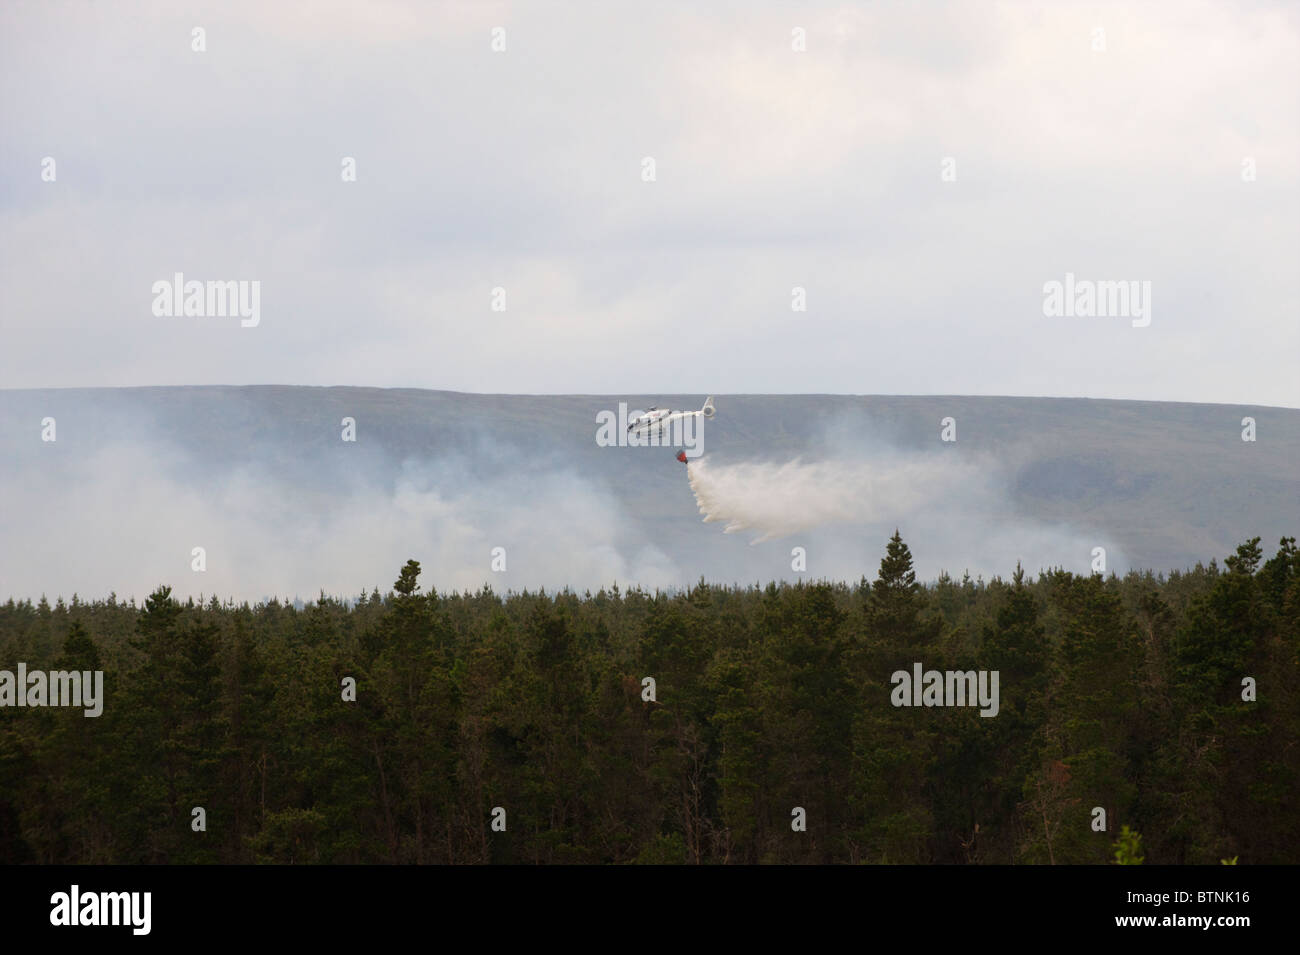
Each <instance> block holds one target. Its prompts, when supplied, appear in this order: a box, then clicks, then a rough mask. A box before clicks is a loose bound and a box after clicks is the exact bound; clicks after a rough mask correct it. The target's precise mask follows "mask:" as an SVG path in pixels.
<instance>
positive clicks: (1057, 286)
mask: <svg viewBox="0 0 1300 955" xmlns="http://www.w3.org/2000/svg"><path fill="white" fill-rule="evenodd" d="M1043 314H1044V315H1046V316H1047V317H1048V318H1061V317H1065V318H1074V317H1075V316H1078V317H1080V318H1131V319H1133V327H1134V328H1146V327H1147V326H1148V325H1150V324H1151V283H1150V282H1149V281H1143V282H1138V281H1136V280H1132V281H1120V282H1112V281H1105V282H1094V281H1092V280H1091V279H1079V280H1076V279H1075V277H1074V273H1073V272H1066V273H1065V281H1064V282H1058V281H1056V280H1055V279H1053V280H1052V281H1050V282H1045V283H1044V284H1043Z"/></svg>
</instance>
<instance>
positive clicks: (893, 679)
mask: <svg viewBox="0 0 1300 955" xmlns="http://www.w3.org/2000/svg"><path fill="white" fill-rule="evenodd" d="M889 682H890V683H892V684H894V689H893V691H892V692H891V693H890V694H889V702H890V703H893V704H894V706H979V707H980V708H981V709H980V716H997V715H998V709H999V708H1000V704H999V701H998V671H997V670H943V671H940V670H923V669H922V667H921V664H919V663H914V664H912V672H911V673H908V672H907V671H906V670H895V671H894V672H893V673H892V674H891V675H890V677H889Z"/></svg>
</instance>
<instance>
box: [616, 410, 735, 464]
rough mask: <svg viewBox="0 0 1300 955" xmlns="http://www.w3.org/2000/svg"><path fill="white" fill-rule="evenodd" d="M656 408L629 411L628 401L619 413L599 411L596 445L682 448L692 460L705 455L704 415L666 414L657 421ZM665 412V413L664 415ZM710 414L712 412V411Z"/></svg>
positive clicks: (687, 413)
mask: <svg viewBox="0 0 1300 955" xmlns="http://www.w3.org/2000/svg"><path fill="white" fill-rule="evenodd" d="M655 413H656V412H655V409H651V410H650V411H648V412H645V411H636V410H633V411H631V412H629V411H628V408H627V402H626V401H620V402H619V403H618V411H617V412H614V411H610V410H608V409H606V410H603V411H598V412H596V424H597V425H598V426H599V427H597V428H596V444H597V446H598V447H602V448H682V449H683V450H684V451H685V452H686V456H687V457H688V458H695V457H699V456H700V455H701V454H703V453H704V423H703V418H704V417H705V416H704V415H701V414H696V413H693V412H671V413H666V414H665V416H664V418H663V419H662V420H661V421H660V420H654V419H653V418H652V417H651V416H653V415H654V414H655ZM660 413H662V412H660ZM710 413H712V409H711V408H710Z"/></svg>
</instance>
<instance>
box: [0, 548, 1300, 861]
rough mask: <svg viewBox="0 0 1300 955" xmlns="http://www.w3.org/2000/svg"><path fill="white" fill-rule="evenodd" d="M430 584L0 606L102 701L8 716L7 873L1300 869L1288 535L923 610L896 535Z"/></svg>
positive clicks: (14, 652)
mask: <svg viewBox="0 0 1300 955" xmlns="http://www.w3.org/2000/svg"><path fill="white" fill-rule="evenodd" d="M419 576H420V566H419V564H418V563H417V562H415V561H408V562H407V563H406V565H405V566H404V567H402V568H401V570H400V573H399V577H398V579H397V581H396V582H395V583H394V586H393V591H392V592H391V593H389V594H388V595H387V596H382V595H380V594H378V593H372V594H364V593H363V594H362V595H361V596H360V597H359V598H358V599H357V600H355V601H353V602H350V603H345V602H342V601H339V600H335V599H332V598H329V597H326V596H324V595H322V596H321V598H320V599H319V600H318V601H317V602H315V603H313V604H309V605H307V606H305V607H304V608H302V609H295V607H293V606H290V605H285V604H282V603H280V602H279V601H275V600H272V601H270V602H267V603H263V604H259V605H258V606H256V607H249V606H247V605H243V606H235V605H231V604H221V603H220V602H218V601H216V600H209V601H208V602H207V603H206V604H205V603H204V602H203V601H202V600H199V601H197V602H196V601H186V602H184V603H181V602H178V601H176V600H175V599H173V597H172V595H171V591H170V590H169V588H167V587H160V588H159V589H158V590H157V591H155V592H154V593H153V594H150V595H149V597H148V598H147V599H146V601H145V602H144V605H143V606H140V607H137V606H136V605H135V604H134V603H133V602H128V603H121V602H119V601H118V600H117V598H116V597H115V596H110V597H109V598H108V599H107V600H101V601H95V602H91V603H85V602H83V601H81V600H80V599H79V598H77V597H74V598H73V599H72V600H71V602H69V603H65V602H64V601H63V600H58V599H56V601H55V603H54V605H53V606H51V604H50V603H49V602H48V601H47V600H44V599H42V600H41V601H40V602H39V603H37V604H35V605H34V604H33V603H31V602H30V601H23V602H15V601H13V600H10V601H9V602H7V603H5V604H3V605H0V669H4V670H10V671H13V670H15V669H16V665H17V663H18V662H19V661H23V662H25V663H26V664H27V666H28V668H29V669H30V670H36V669H42V670H76V671H94V670H103V671H104V685H105V697H106V699H105V702H104V713H103V716H101V717H99V718H96V719H90V718H86V717H85V716H83V714H82V710H80V709H76V708H52V707H45V708H9V707H6V708H4V709H2V710H0V862H5V863H26V862H38V863H113V862H116V863H149V862H172V863H213V862H216V863H250V862H268V863H313V862H318V863H374V862H385V863H389V862H396V863H490V862H507V863H508V862H524V863H564V862H584V863H652V864H679V863H724V862H729V863H767V862H798V863H825V862H895V863H897V862H903V863H906V862H917V863H926V862H940V863H1003V864H1010V863H1049V862H1051V863H1106V862H1111V861H1120V862H1122V863H1134V862H1139V861H1143V860H1145V862H1146V863H1148V864H1152V863H1154V864H1161V863H1204V864H1217V863H1218V862H1219V860H1220V859H1232V858H1234V857H1235V858H1239V859H1240V860H1241V861H1242V862H1243V863H1279V862H1281V863H1294V862H1297V861H1300V806H1298V805H1297V799H1296V795H1295V794H1296V792H1297V791H1298V790H1300V746H1297V745H1296V740H1297V739H1300V704H1298V703H1297V700H1300V694H1298V693H1296V692H1295V687H1296V683H1297V678H1298V677H1300V673H1298V672H1297V671H1298V664H1300V552H1297V550H1296V547H1295V541H1294V539H1292V538H1284V539H1283V540H1282V542H1281V545H1280V547H1279V549H1278V551H1277V554H1276V555H1275V556H1274V557H1272V558H1270V559H1268V560H1265V559H1264V555H1263V552H1262V551H1261V548H1260V546H1259V540H1258V539H1254V540H1251V541H1248V542H1247V543H1245V544H1243V545H1242V546H1241V547H1240V548H1238V550H1237V552H1236V554H1234V555H1232V556H1230V557H1228V558H1227V560H1226V561H1225V564H1224V568H1223V569H1222V570H1221V569H1220V568H1219V567H1218V565H1217V564H1216V563H1214V562H1211V563H1210V565H1209V566H1208V567H1202V566H1199V565H1198V566H1197V567H1196V568H1195V569H1194V570H1192V571H1190V572H1188V573H1183V574H1173V575H1171V576H1170V577H1168V578H1165V577H1162V576H1155V575H1152V574H1149V573H1147V574H1139V573H1131V574H1129V575H1128V576H1126V577H1124V578H1122V579H1120V578H1115V577H1111V578H1108V579H1105V578H1102V577H1101V576H1099V575H1093V576H1090V577H1088V576H1078V575H1074V574H1069V573H1065V572H1063V571H1059V570H1052V571H1047V572H1045V573H1043V574H1041V575H1040V576H1039V577H1038V578H1037V579H1036V580H1031V579H1030V578H1028V577H1027V576H1026V575H1025V574H1024V572H1023V571H1022V570H1021V569H1020V568H1018V567H1017V568H1016V570H1015V573H1014V575H1013V576H1012V577H1011V579H1010V580H1009V581H1004V580H1002V579H999V578H994V579H993V580H992V581H989V582H987V583H986V582H985V581H983V580H978V581H972V580H971V579H970V577H969V576H966V577H964V578H963V579H962V580H961V581H954V580H953V579H952V578H950V577H948V576H946V575H945V576H943V577H941V578H940V580H939V581H938V582H937V583H936V584H934V585H933V586H928V587H927V586H922V585H920V584H918V583H917V582H916V579H915V573H914V570H913V566H912V555H911V553H910V552H909V550H908V548H907V545H906V544H905V543H904V542H903V540H902V537H901V535H900V534H898V533H895V535H894V536H893V538H892V539H891V540H890V541H889V542H888V544H887V546H886V550H885V554H884V557H883V559H882V560H881V562H880V567H879V571H878V573H877V575H876V578H875V579H874V580H871V581H868V580H866V579H865V578H864V579H863V581H862V582H861V584H860V585H858V586H856V587H850V586H847V585H844V584H836V583H827V582H810V583H799V584H793V585H776V584H770V585H768V586H767V587H765V588H748V589H739V588H721V587H716V586H712V585H709V584H707V583H705V582H704V581H701V582H700V583H699V584H698V585H696V586H695V587H693V588H691V589H690V590H689V591H687V592H684V593H672V594H663V593H655V594H647V593H645V592H643V591H641V590H639V589H633V590H630V591H626V592H623V591H620V590H619V589H618V588H616V587H615V588H611V589H610V590H601V591H600V592H599V593H597V594H595V595H594V596H593V595H590V594H588V595H586V596H584V597H579V596H577V595H575V594H572V593H569V592H563V593H559V594H550V595H548V594H542V593H528V592H525V593H519V594H515V593H512V594H508V595H506V596H505V597H498V596H497V595H495V594H493V593H492V592H491V591H490V590H488V589H486V588H484V589H483V590H481V591H480V592H478V593H476V594H470V593H463V594H452V593H439V592H438V591H437V590H435V588H434V587H433V586H426V587H424V588H422V587H421V585H420V581H419ZM435 583H436V582H435ZM915 663H920V664H922V665H923V667H924V668H925V669H927V670H940V671H958V672H967V671H981V670H983V671H992V670H996V671H998V673H999V676H1000V681H999V690H1000V693H999V704H1000V708H999V713H998V715H997V716H995V717H992V718H986V717H982V716H980V715H979V712H978V706H973V707H924V706H921V707H895V706H893V705H891V691H892V689H893V685H892V680H891V677H892V675H893V674H894V673H895V671H905V672H908V673H910V672H911V670H912V667H913V665H914V664H915ZM647 677H649V678H652V679H653V681H654V682H653V690H654V692H653V698H651V696H652V694H651V693H650V690H649V689H648V687H647V684H646V683H644V682H643V681H644V680H645V678H647ZM345 680H353V681H355V684H356V701H355V702H348V701H345V700H344V699H343V688H344V682H345ZM1251 681H1253V686H1254V692H1255V694H1256V699H1255V700H1254V701H1253V702H1251V701H1246V700H1243V692H1244V690H1245V689H1246V685H1247V684H1248V683H1250V682H1251ZM197 806H202V807H203V808H204V809H205V811H206V815H207V831H206V832H196V831H194V830H193V829H192V827H191V820H192V811H193V809H194V808H195V807H197ZM495 807H501V808H503V809H504V810H505V812H506V820H507V826H506V829H505V831H503V832H496V831H493V830H492V829H491V825H490V824H491V820H492V814H493V810H494V808H495ZM796 808H798V809H801V810H802V811H803V813H804V814H805V815H806V818H807V830H806V831H804V832H796V831H793V830H792V828H791V820H792V812H793V811H794V810H795V809H796ZM1097 808H1101V809H1104V811H1105V815H1106V829H1105V831H1097V830H1095V829H1094V826H1093V821H1094V818H1095V810H1096V809H1097ZM1137 833H1141V838H1140V842H1139V837H1138V836H1137Z"/></svg>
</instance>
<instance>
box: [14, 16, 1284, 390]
mask: <svg viewBox="0 0 1300 955" xmlns="http://www.w3.org/2000/svg"><path fill="white" fill-rule="evenodd" d="M196 27H197V28H202V30H203V31H204V33H203V40H204V44H205V46H206V49H205V50H204V51H203V52H196V51H195V50H194V49H193V48H192V47H193V45H194V43H195V40H194V34H193V32H192V31H193V30H194V29H195V28H196ZM497 27H501V28H503V29H504V34H503V35H502V34H497V37H498V43H499V42H500V38H501V37H502V36H503V37H504V44H505V49H504V51H501V52H498V51H494V50H493V42H494V34H493V30H494V28H497ZM796 29H801V30H802V31H803V34H802V35H803V36H804V37H805V38H806V39H805V40H804V44H803V45H805V46H806V49H805V50H802V51H800V50H796V49H793V47H795V46H798V45H800V41H799V37H798V35H797V34H796V33H795V31H796ZM1099 31H1100V32H1099ZM0 76H2V77H3V100H2V101H0V128H2V129H3V139H2V145H0V289H2V291H0V386H2V387H10V388H14V387H18V388H36V387H75V386H92V385H94V386H99V385H158V384H213V383H221V384H252V383H285V384H320V385H331V384H351V385H377V386H403V387H421V388H441V389H454V390H464V391H480V392H542V393H565V392H595V393H614V394H637V395H656V394H666V393H674V392H692V393H700V394H704V393H709V392H718V393H734V392H842V393H869V394H874V393H898V394H995V395H1068V396H1087V397H1107V398H1135V399H1157V400H1176V401H1213V402H1232V403H1257V404H1273V405H1285V406H1289V407H1297V406H1300V375H1298V374H1297V365H1298V364H1300V269H1298V268H1297V263H1298V262H1300V183H1298V178H1300V5H1298V4H1294V3H1279V4H1269V3H1240V4H1229V3H1214V4H1199V3H1194V2H1183V0H1179V2H1170V3H1141V4H1131V5H1129V4H1091V3H1062V2H1053V3H1041V4H1034V3H1008V4H995V3H980V2H963V3H954V4H941V3H937V2H919V0H918V2H907V3H902V2H898V3H889V2H885V3H880V2H873V3H858V4H835V3H801V4H790V3H755V2H743V3H741V2H737V3H718V2H713V3H694V2H692V3H671V2H664V3H630V2H627V3H616V2H598V3H558V2H554V3H552V2H527V3H525V2H521V3H495V4H494V3H485V2H465V3H450V2H449V3H414V2H413V3H409V4H398V3H376V2H367V3H358V2H355V0H349V2H343V3H333V2H321V0H312V2H303V3H281V2H268V0H254V2H230V0H222V2H220V3H215V2H214V3H187V4H175V3H158V4H145V3H121V4H114V3H104V2H93V3H92V2H86V0H78V2H74V3H58V2H39V3H37V2H13V0H6V2H5V3H4V4H3V6H0ZM47 157H50V158H52V159H53V160H54V167H53V168H54V175H55V179H54V181H44V179H43V177H42V173H43V170H45V169H48V168H49V164H48V163H46V162H45V160H46V158H47ZM344 157H353V158H354V159H355V163H356V167H355V168H356V181H355V182H347V181H344V178H343V175H342V167H343V161H344ZM646 157H651V158H653V160H654V167H655V168H654V172H655V178H654V181H645V179H644V169H645V165H644V160H645V158H646ZM948 159H950V160H951V162H949V163H946V164H945V161H946V160H948ZM945 170H947V171H948V173H949V175H948V176H947V180H948V181H945V177H944V175H943V173H944V172H945ZM1250 170H1253V178H1252V173H1251V172H1250ZM954 173H955V178H953V174H954ZM176 272H181V273H183V274H184V276H185V278H186V279H187V280H199V281H208V280H223V281H224V280H248V281H254V280H255V281H258V282H260V283H261V284H260V296H261V299H260V323H259V324H258V325H257V326H256V327H249V328H245V327H241V323H240V321H239V320H238V319H237V318H229V317H227V318H222V317H194V316H190V317H157V316H155V315H154V314H153V310H152V304H153V302H154V294H153V291H152V286H153V284H154V283H155V282H157V281H159V280H170V279H171V278H172V276H173V275H174V273H176ZM1066 273H1073V274H1074V276H1075V278H1076V280H1081V281H1082V280H1087V281H1136V282H1149V283H1150V289H1151V299H1150V323H1149V324H1148V325H1146V326H1145V327H1135V326H1134V322H1133V321H1130V319H1129V318H1127V317H1099V316H1091V317H1082V316H1071V317H1065V316H1047V315H1045V314H1044V284H1045V283H1048V282H1051V281H1062V282H1063V281H1064V279H1065V276H1066ZM796 286H798V287H801V288H803V289H805V290H806V302H807V310H806V311H794V310H792V307H791V304H792V289H793V288H795V287H796ZM496 287H501V288H504V289H505V306H506V307H505V311H493V309H492V301H493V298H492V296H493V289H494V288H496Z"/></svg>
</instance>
